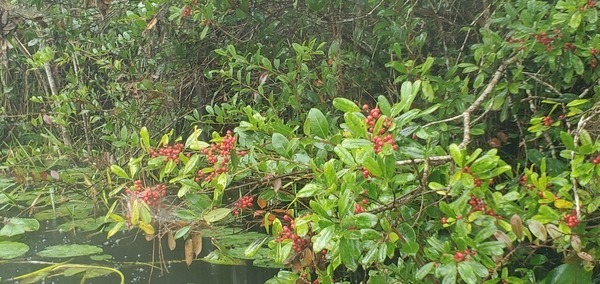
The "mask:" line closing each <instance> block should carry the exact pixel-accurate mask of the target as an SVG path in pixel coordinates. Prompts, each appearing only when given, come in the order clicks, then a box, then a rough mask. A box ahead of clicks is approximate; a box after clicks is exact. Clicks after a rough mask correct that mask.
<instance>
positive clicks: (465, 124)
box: [458, 57, 517, 149]
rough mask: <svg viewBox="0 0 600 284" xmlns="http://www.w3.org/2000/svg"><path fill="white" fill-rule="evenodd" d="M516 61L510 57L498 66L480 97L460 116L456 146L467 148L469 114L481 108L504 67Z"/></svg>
mask: <svg viewBox="0 0 600 284" xmlns="http://www.w3.org/2000/svg"><path fill="white" fill-rule="evenodd" d="M516 59H517V58H516V57H512V58H510V59H508V60H506V61H504V63H502V65H500V67H498V69H497V70H496V72H495V73H494V76H492V79H491V80H490V82H489V83H488V85H487V86H486V87H485V89H484V90H483V92H482V93H481V95H479V97H478V98H477V99H476V100H475V101H474V102H473V104H472V105H471V106H469V107H468V108H467V109H466V110H465V111H464V112H463V113H462V114H461V116H462V118H463V140H462V142H461V143H460V144H459V145H458V147H459V148H461V149H464V148H465V147H466V146H467V144H469V142H470V141H471V114H473V112H474V111H475V110H477V108H479V107H480V106H481V104H482V103H483V101H485V100H486V99H487V98H488V97H489V95H490V94H491V93H492V91H493V90H494V87H495V86H496V85H497V84H498V81H499V80H500V77H501V76H502V74H503V73H504V70H505V69H506V66H507V65H509V64H511V63H513V62H515V60H516Z"/></svg>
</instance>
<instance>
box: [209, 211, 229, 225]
mask: <svg viewBox="0 0 600 284" xmlns="http://www.w3.org/2000/svg"><path fill="white" fill-rule="evenodd" d="M230 213H231V209H230V208H216V209H212V210H210V211H208V212H207V213H205V214H204V215H202V219H204V221H206V222H208V223H214V222H217V221H220V220H223V219H225V217H227V216H229V214H230Z"/></svg>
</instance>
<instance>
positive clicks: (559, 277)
mask: <svg viewBox="0 0 600 284" xmlns="http://www.w3.org/2000/svg"><path fill="white" fill-rule="evenodd" d="M563 283H592V271H586V270H585V269H583V267H580V265H579V263H577V262H572V263H565V264H562V265H559V266H558V267H556V268H554V269H552V271H550V273H548V274H547V276H546V278H544V279H543V280H542V281H541V282H540V284H563Z"/></svg>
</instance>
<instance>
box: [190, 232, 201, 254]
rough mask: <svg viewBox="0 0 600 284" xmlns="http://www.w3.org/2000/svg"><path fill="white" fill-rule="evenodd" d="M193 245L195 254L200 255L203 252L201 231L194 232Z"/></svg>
mask: <svg viewBox="0 0 600 284" xmlns="http://www.w3.org/2000/svg"><path fill="white" fill-rule="evenodd" d="M192 245H193V247H194V256H195V257H198V255H199V254H200V253H201V252H202V235H200V233H193V234H192Z"/></svg>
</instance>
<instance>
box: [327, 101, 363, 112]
mask: <svg viewBox="0 0 600 284" xmlns="http://www.w3.org/2000/svg"><path fill="white" fill-rule="evenodd" d="M333 106H334V107H335V108H337V109H339V110H341V111H343V112H346V113H347V112H355V111H358V112H359V111H360V108H359V107H358V106H357V105H356V104H355V103H354V102H353V101H351V100H349V99H346V98H335V99H333Z"/></svg>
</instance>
